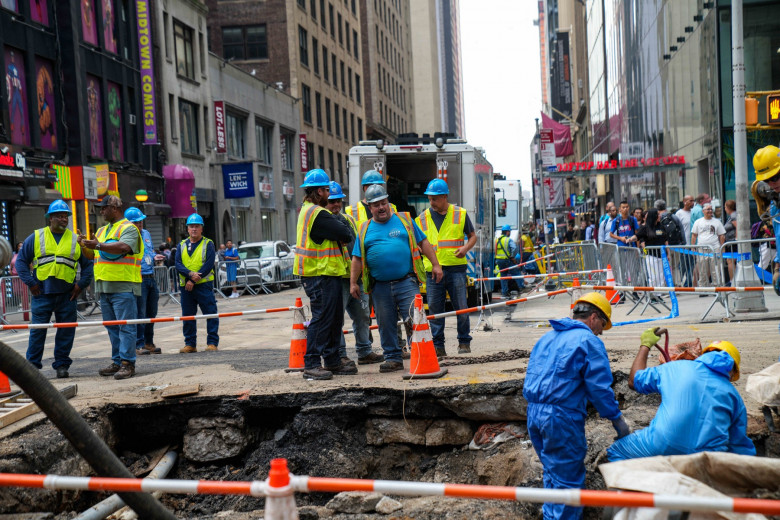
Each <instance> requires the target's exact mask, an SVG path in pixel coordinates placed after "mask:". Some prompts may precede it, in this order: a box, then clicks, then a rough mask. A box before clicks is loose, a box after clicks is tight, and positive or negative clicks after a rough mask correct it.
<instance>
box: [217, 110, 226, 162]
mask: <svg viewBox="0 0 780 520" xmlns="http://www.w3.org/2000/svg"><path fill="white" fill-rule="evenodd" d="M214 123H215V124H216V127H217V128H216V130H217V131H216V138H217V153H227V137H226V135H225V103H224V102H223V101H215V102H214Z"/></svg>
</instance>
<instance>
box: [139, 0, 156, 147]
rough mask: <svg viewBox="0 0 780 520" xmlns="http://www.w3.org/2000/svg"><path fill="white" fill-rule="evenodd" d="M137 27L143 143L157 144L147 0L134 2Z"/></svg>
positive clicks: (150, 24)
mask: <svg viewBox="0 0 780 520" xmlns="http://www.w3.org/2000/svg"><path fill="white" fill-rule="evenodd" d="M135 8H136V21H137V28H138V56H140V58H141V66H140V72H141V101H142V103H141V108H142V114H143V121H144V144H146V145H153V144H157V112H156V109H155V103H154V61H153V58H152V52H153V47H152V23H151V19H150V14H151V13H150V10H149V0H138V1H137V2H136V3H135Z"/></svg>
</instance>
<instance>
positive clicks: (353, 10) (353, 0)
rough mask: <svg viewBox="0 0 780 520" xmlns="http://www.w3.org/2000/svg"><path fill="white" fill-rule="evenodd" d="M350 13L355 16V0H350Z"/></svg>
mask: <svg viewBox="0 0 780 520" xmlns="http://www.w3.org/2000/svg"><path fill="white" fill-rule="evenodd" d="M352 14H354V15H355V16H357V10H356V9H355V0H352Z"/></svg>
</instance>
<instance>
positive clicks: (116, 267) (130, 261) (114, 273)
mask: <svg viewBox="0 0 780 520" xmlns="http://www.w3.org/2000/svg"><path fill="white" fill-rule="evenodd" d="M128 226H134V224H132V223H130V222H129V221H128V220H127V219H122V220H119V221H117V222H115V223H114V224H113V226H111V231H110V232H109V230H108V225H105V226H103V227H102V228H100V229H98V232H97V234H96V235H95V236H96V238H97V240H98V242H106V241H107V240H112V239H113V240H117V241H118V240H119V238H120V237H121V236H122V233H123V232H124V230H125V229H128ZM137 249H138V253H136V254H132V253H131V254H127V255H124V256H121V257H119V258H117V259H116V260H109V259H107V258H103V257H102V256H101V255H100V252H99V251H98V252H97V254H95V280H101V281H104V282H134V283H141V260H142V259H143V256H144V242H143V239H142V238H141V232H140V231H139V232H138V245H137Z"/></svg>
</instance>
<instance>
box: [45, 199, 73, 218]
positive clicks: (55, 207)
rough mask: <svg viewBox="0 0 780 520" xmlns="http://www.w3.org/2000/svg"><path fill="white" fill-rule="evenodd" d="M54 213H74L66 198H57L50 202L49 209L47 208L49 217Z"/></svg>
mask: <svg viewBox="0 0 780 520" xmlns="http://www.w3.org/2000/svg"><path fill="white" fill-rule="evenodd" d="M52 213H67V214H68V215H73V212H72V211H71V210H70V206H68V204H67V203H66V202H65V201H64V200H55V201H54V202H52V203H51V204H49V209H47V210H46V216H47V217H48V216H49V215H51V214H52Z"/></svg>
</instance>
